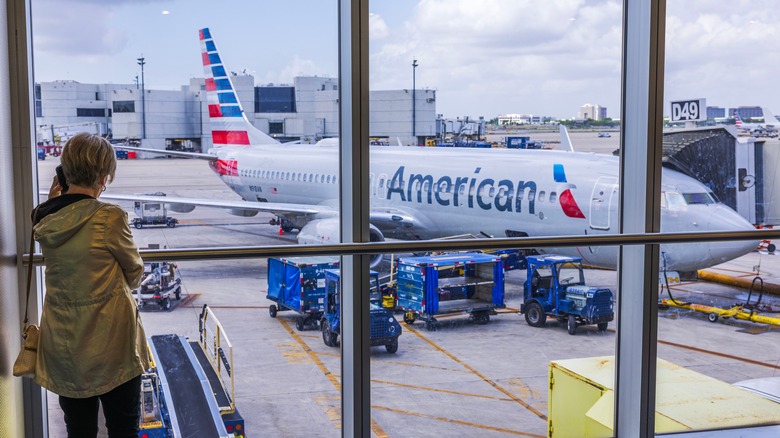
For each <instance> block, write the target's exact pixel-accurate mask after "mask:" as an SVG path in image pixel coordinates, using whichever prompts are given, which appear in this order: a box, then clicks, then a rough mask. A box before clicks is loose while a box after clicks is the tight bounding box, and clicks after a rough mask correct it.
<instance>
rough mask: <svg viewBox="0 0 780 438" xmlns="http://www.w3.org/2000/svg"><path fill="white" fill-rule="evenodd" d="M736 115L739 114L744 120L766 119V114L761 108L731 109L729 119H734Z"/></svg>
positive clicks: (741, 107)
mask: <svg viewBox="0 0 780 438" xmlns="http://www.w3.org/2000/svg"><path fill="white" fill-rule="evenodd" d="M734 113H737V114H739V117H740V118H742V119H758V118H762V117H764V112H763V111H762V110H761V107H760V106H740V107H738V108H729V117H734Z"/></svg>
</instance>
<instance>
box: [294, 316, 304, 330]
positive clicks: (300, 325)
mask: <svg viewBox="0 0 780 438" xmlns="http://www.w3.org/2000/svg"><path fill="white" fill-rule="evenodd" d="M295 328H296V329H298V331H299V332H302V331H303V328H304V324H303V318H298V319H296V320H295Z"/></svg>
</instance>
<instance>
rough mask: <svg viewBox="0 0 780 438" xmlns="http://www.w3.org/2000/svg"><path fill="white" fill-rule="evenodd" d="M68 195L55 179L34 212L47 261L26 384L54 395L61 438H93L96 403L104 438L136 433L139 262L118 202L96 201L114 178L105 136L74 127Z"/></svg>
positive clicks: (140, 365)
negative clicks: (30, 381) (30, 380)
mask: <svg viewBox="0 0 780 438" xmlns="http://www.w3.org/2000/svg"><path fill="white" fill-rule="evenodd" d="M61 163H62V170H63V171H64V177H65V179H66V183H67V192H66V193H62V191H63V186H62V185H60V183H59V181H58V179H57V177H55V178H54V181H53V183H52V187H51V190H50V192H49V199H48V200H47V201H46V202H44V203H43V204H41V205H40V207H39V208H38V210H37V213H36V215H35V218H33V220H34V223H35V227H34V231H35V240H37V241H38V242H39V243H40V244H41V248H42V249H43V256H44V259H45V261H46V299H45V301H44V304H43V314H42V315H41V324H40V328H41V334H40V341H39V345H38V358H37V363H36V375H35V381H36V382H38V384H40V385H41V386H43V387H44V388H46V389H48V390H49V391H51V392H53V393H55V394H58V395H59V401H60V406H61V407H62V411H63V412H64V414H65V425H66V427H67V430H68V436H69V437H79V438H82V437H95V436H97V432H98V422H97V420H98V418H97V417H98V415H97V413H98V403H102V405H103V413H104V414H105V417H106V428H107V429H108V434H109V436H110V437H137V436H138V424H139V418H140V393H141V374H142V373H143V372H144V369H146V368H148V366H149V358H148V349H147V346H146V338H145V335H144V332H143V327H142V325H141V320H140V317H139V315H138V309H137V306H136V302H135V300H134V299H133V296H132V294H131V290H132V289H133V288H137V287H138V286H139V284H140V282H141V276H142V275H143V271H144V265H143V261H142V260H141V257H140V256H139V255H138V248H136V246H135V243H134V241H133V236H132V234H131V233H130V227H129V226H128V222H127V213H125V211H124V210H122V208H120V207H119V206H117V205H113V204H108V203H104V202H100V201H98V200H97V198H98V197H99V196H100V193H101V192H102V191H103V190H105V189H106V184H107V183H110V182H111V181H113V179H114V174H115V172H116V156H115V155H114V149H113V148H112V147H111V145H110V144H109V143H108V141H106V140H105V139H104V138H101V137H99V136H97V135H93V134H88V133H80V134H78V135H76V136H75V137H73V138H71V139H70V140H69V141H68V142H67V144H65V147H64V148H63V150H62V158H61Z"/></svg>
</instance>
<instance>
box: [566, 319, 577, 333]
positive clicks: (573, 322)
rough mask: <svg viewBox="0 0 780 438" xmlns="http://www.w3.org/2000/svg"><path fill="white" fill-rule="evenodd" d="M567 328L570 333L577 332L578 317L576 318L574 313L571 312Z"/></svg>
mask: <svg viewBox="0 0 780 438" xmlns="http://www.w3.org/2000/svg"><path fill="white" fill-rule="evenodd" d="M566 328H567V329H568V330H569V334H570V335H573V334H576V333H577V318H575V317H574V315H572V314H569V320H568V321H567V323H566Z"/></svg>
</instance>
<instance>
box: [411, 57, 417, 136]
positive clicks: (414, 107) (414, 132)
mask: <svg viewBox="0 0 780 438" xmlns="http://www.w3.org/2000/svg"><path fill="white" fill-rule="evenodd" d="M417 65H418V64H417V60H416V59H415V60H414V61H412V136H413V137H414V141H415V143H417V124H416V122H417V99H416V98H417V96H416V93H415V91H416V90H415V88H416V86H417V84H416V80H417Z"/></svg>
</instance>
